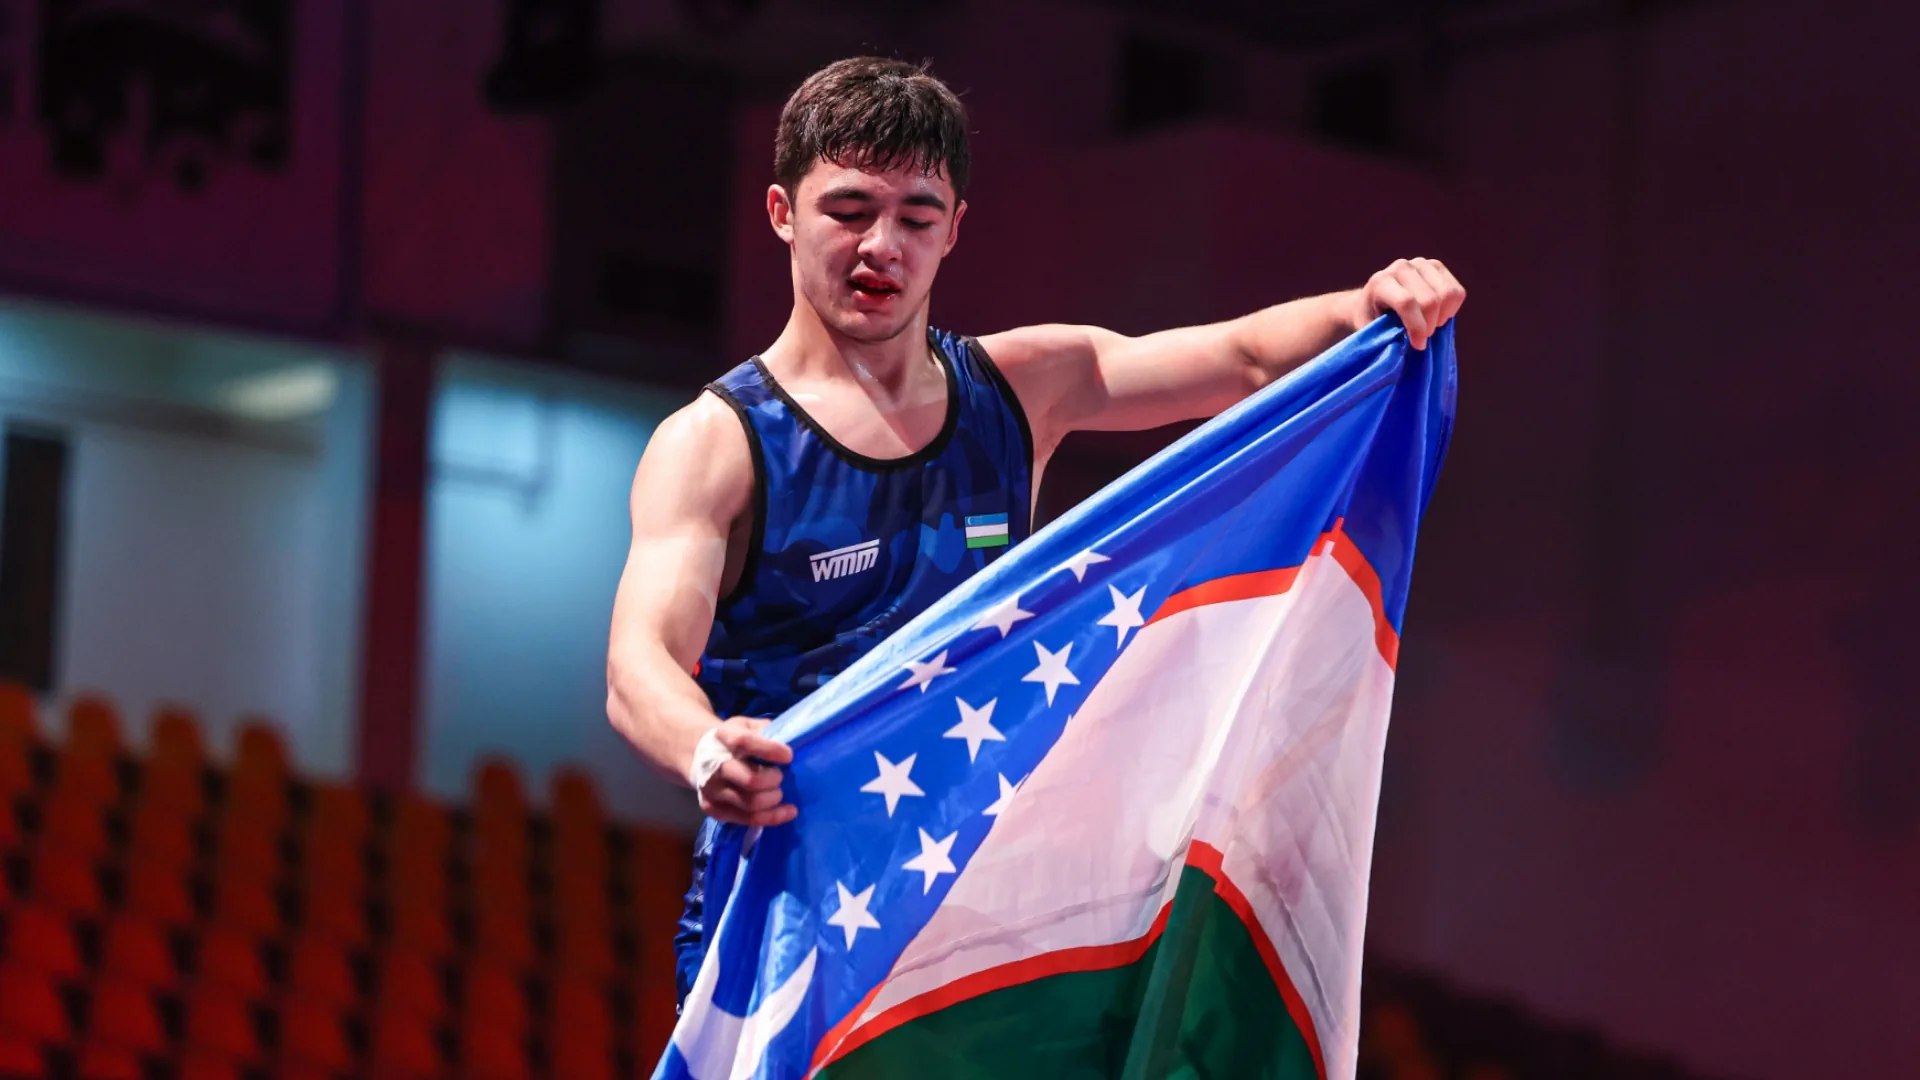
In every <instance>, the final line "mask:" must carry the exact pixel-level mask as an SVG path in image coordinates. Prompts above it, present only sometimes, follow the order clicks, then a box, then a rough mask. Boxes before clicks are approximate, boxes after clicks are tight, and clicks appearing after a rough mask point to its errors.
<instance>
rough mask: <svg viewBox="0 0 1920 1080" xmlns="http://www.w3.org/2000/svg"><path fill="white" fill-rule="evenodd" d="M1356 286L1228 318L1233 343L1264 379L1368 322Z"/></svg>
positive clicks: (1294, 365) (1303, 360) (1272, 377)
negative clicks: (1362, 319) (1364, 318)
mask: <svg viewBox="0 0 1920 1080" xmlns="http://www.w3.org/2000/svg"><path fill="white" fill-rule="evenodd" d="M1360 309H1361V294H1360V290H1358V289H1350V290H1348V291H1346V292H1337V293H1327V294H1326V295H1324V296H1309V297H1306V298H1304V299H1300V300H1289V301H1287V302H1286V303H1284V304H1275V305H1274V306H1273V307H1269V308H1262V309H1261V310H1259V311H1256V312H1254V313H1252V314H1251V315H1244V316H1242V317H1240V318H1238V319H1235V320H1233V321H1232V322H1229V323H1227V324H1226V326H1225V329H1226V332H1227V336H1228V340H1229V342H1230V343H1231V346H1232V348H1233V349H1235V350H1236V351H1237V352H1238V353H1239V354H1240V355H1241V356H1243V357H1245V358H1246V361H1247V364H1248V366H1250V367H1252V368H1254V369H1256V370H1257V371H1258V372H1259V374H1260V378H1259V380H1258V381H1259V383H1260V384H1261V385H1265V384H1267V383H1270V382H1272V381H1273V380H1275V379H1278V378H1280V377H1281V376H1282V375H1285V374H1286V373H1287V372H1289V371H1292V370H1293V369H1294V368H1297V367H1299V366H1300V365H1301V364H1304V363H1306V362H1307V361H1309V360H1311V359H1313V358H1314V357H1316V356H1319V355H1320V354H1321V353H1323V352H1325V351H1327V350H1328V349H1330V348H1332V347H1333V346H1334V345H1337V344H1339V342H1340V341H1341V340H1342V339H1344V338H1346V337H1347V336H1348V335H1350V334H1352V333H1353V332H1354V331H1356V330H1358V329H1360V327H1361V326H1364V325H1365V322H1364V321H1361V320H1360V319H1359V313H1360Z"/></svg>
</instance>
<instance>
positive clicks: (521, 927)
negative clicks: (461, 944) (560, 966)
mask: <svg viewBox="0 0 1920 1080" xmlns="http://www.w3.org/2000/svg"><path fill="white" fill-rule="evenodd" d="M473 939H474V941H473V947H474V950H475V951H476V952H477V953H478V954H479V955H481V956H484V957H486V958H488V959H490V960H493V961H495V962H498V963H501V964H505V965H508V966H510V967H513V968H517V969H526V968H530V967H532V966H533V962H534V960H535V959H537V958H538V956H539V952H538V949H537V948H536V947H535V943H534V940H533V926H532V924H531V923H530V922H528V917H527V915H526V914H525V913H523V912H521V911H515V910H513V909H512V908H510V907H509V908H493V907H482V908H480V909H478V910H477V911H476V912H475V913H474V935H473Z"/></svg>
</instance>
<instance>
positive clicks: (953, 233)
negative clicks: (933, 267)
mask: <svg viewBox="0 0 1920 1080" xmlns="http://www.w3.org/2000/svg"><path fill="white" fill-rule="evenodd" d="M966 216H967V200H965V199H961V200H960V205H958V206H956V207H954V208H953V220H952V221H950V222H948V223H947V247H946V250H945V251H942V252H941V253H940V257H941V258H943V259H944V258H946V257H947V256H949V255H951V254H953V245H955V244H957V243H959V242H960V219H961V218H963V217H966Z"/></svg>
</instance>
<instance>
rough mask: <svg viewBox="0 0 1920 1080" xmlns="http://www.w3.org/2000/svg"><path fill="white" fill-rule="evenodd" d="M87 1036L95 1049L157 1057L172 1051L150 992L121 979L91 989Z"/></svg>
mask: <svg viewBox="0 0 1920 1080" xmlns="http://www.w3.org/2000/svg"><path fill="white" fill-rule="evenodd" d="M87 1034H88V1038H89V1041H90V1042H91V1043H93V1044H95V1045H100V1046H107V1047H112V1048H114V1049H116V1050H120V1051H125V1052H130V1053H134V1054H148V1055H154V1056H158V1055H161V1054H165V1053H167V1052H168V1051H169V1050H171V1049H172V1040H171V1039H170V1038H168V1036H167V1029H166V1025H165V1023H164V1022H162V1020H161V1017H160V1008H159V1005H158V1004H157V1003H156V1002H155V1000H154V996H153V991H152V990H151V989H149V988H148V987H145V986H142V985H140V984H139V983H136V982H133V981H130V980H127V979H121V978H113V977H109V978H103V979H101V980H100V981H99V982H97V983H96V984H94V988H93V1001H92V1003H91V1005H90V1006H89V1008H88V1011H87Z"/></svg>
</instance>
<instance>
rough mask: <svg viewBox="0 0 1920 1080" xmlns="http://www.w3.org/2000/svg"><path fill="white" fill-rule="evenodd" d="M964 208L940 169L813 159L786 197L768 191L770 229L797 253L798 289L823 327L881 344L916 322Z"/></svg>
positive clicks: (795, 274)
mask: <svg viewBox="0 0 1920 1080" xmlns="http://www.w3.org/2000/svg"><path fill="white" fill-rule="evenodd" d="M966 209H967V204H966V203H963V202H961V201H960V200H959V199H958V198H957V197H955V195H954V191H953V185H952V184H951V183H949V182H948V181H947V178H946V173H945V172H944V171H942V172H939V173H936V174H934V175H933V176H924V175H922V174H921V172H920V170H919V169H916V168H911V167H907V168H899V169H894V170H892V171H890V172H865V171H862V170H860V169H854V168H847V167H845V166H840V165H834V164H832V163H830V162H825V161H822V162H816V163H815V164H814V166H813V169H812V171H810V172H808V173H807V175H806V176H804V177H802V178H801V180H800V183H799V185H798V189H797V190H796V191H794V192H793V193H792V196H791V198H790V197H789V195H788V193H787V192H786V191H785V190H784V189H783V188H781V187H780V186H779V185H777V184H776V185H775V186H773V187H772V188H770V189H768V191H767V213H768V215H769V217H771V219H772V221H773V230H774V232H776V233H778V234H779V235H780V238H781V239H782V240H785V241H786V242H787V245H788V246H789V247H790V248H791V249H792V251H793V283H794V288H796V289H797V290H799V292H800V294H801V295H803V296H805V297H806V299H807V302H808V303H810V304H811V305H813V309H814V310H815V311H816V312H818V313H819V314H820V318H821V320H822V321H823V322H825V323H826V324H827V325H828V326H830V327H832V328H833V329H834V330H837V331H839V332H840V333H842V334H845V335H846V336H848V337H850V338H853V339H854V340H856V341H885V340H887V339H889V338H892V337H895V336H897V335H898V334H900V333H901V332H902V331H905V330H907V329H909V328H910V327H912V326H914V325H915V316H916V315H918V314H919V313H920V312H921V311H922V310H924V309H925V307H926V303H927V294H928V293H929V292H931V291H932V289H933V278H934V275H935V274H936V273H938V272H939V269H940V260H941V259H943V258H945V257H946V254H947V252H949V251H952V250H953V244H954V241H955V239H957V238H958V237H959V235H960V218H961V215H963V214H965V213H966Z"/></svg>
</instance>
